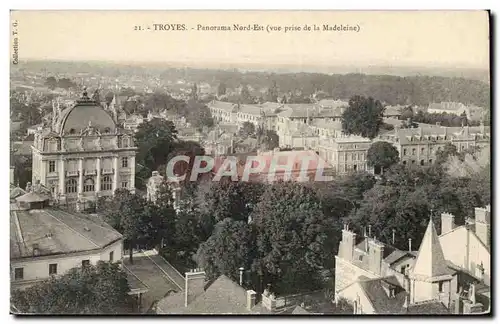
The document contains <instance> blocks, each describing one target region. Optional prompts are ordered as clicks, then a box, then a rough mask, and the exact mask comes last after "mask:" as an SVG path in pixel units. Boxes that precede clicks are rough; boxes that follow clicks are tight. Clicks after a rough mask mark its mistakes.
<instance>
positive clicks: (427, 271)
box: [411, 219, 454, 278]
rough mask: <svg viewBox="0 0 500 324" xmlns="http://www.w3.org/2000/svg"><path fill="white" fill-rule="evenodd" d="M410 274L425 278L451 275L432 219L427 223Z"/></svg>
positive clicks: (451, 271) (451, 272)
mask: <svg viewBox="0 0 500 324" xmlns="http://www.w3.org/2000/svg"><path fill="white" fill-rule="evenodd" d="M411 271H412V274H414V275H418V276H424V277H427V278H433V277H439V276H443V275H451V274H453V273H454V271H453V270H451V269H450V268H449V267H448V265H447V262H446V259H445V258H444V253H443V248H442V247H441V243H440V242H439V237H438V235H437V231H436V228H435V227H434V222H433V221H432V219H431V220H430V221H429V225H428V226H427V230H426V231H425V234H424V238H423V239H422V243H420V248H419V249H418V255H417V259H416V260H415V264H414V266H413V268H412V270H411Z"/></svg>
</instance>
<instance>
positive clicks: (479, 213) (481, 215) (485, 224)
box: [475, 205, 491, 248]
mask: <svg viewBox="0 0 500 324" xmlns="http://www.w3.org/2000/svg"><path fill="white" fill-rule="evenodd" d="M490 213H491V210H490V205H488V206H486V208H475V214H476V221H475V230H476V235H477V237H478V238H479V239H480V240H481V242H483V243H484V245H486V246H487V247H488V248H489V247H490V244H491V233H490V227H491V223H490Z"/></svg>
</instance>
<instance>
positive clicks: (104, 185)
mask: <svg viewBox="0 0 500 324" xmlns="http://www.w3.org/2000/svg"><path fill="white" fill-rule="evenodd" d="M111 189H113V180H112V179H111V177H110V176H105V177H104V178H102V182H101V190H103V191H104V190H111Z"/></svg>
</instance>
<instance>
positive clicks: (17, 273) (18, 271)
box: [14, 268, 24, 280]
mask: <svg viewBox="0 0 500 324" xmlns="http://www.w3.org/2000/svg"><path fill="white" fill-rule="evenodd" d="M14 279H15V280H23V279H24V268H15V269H14Z"/></svg>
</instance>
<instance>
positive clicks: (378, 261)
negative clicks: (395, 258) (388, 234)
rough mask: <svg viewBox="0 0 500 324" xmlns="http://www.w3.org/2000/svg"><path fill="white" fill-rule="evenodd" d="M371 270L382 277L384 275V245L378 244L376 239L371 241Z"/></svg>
mask: <svg viewBox="0 0 500 324" xmlns="http://www.w3.org/2000/svg"><path fill="white" fill-rule="evenodd" d="M368 246H369V247H370V248H369V251H368V257H369V261H368V264H369V269H370V271H371V272H373V273H375V274H377V275H381V274H382V259H383V257H384V244H382V243H381V242H378V241H377V240H376V239H373V240H369V242H368Z"/></svg>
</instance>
